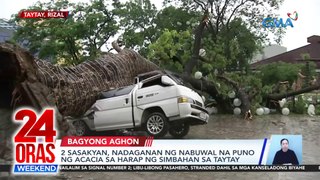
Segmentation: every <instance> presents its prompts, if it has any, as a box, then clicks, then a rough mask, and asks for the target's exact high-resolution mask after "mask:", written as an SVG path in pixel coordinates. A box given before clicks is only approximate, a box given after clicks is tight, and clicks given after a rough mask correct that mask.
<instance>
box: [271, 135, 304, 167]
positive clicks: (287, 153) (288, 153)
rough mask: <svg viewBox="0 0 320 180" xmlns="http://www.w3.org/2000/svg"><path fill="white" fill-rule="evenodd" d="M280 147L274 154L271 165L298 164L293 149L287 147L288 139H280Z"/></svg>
mask: <svg viewBox="0 0 320 180" xmlns="http://www.w3.org/2000/svg"><path fill="white" fill-rule="evenodd" d="M280 144H281V149H280V150H279V151H278V152H277V153H276V155H275V156H274V159H273V162H272V165H299V162H298V159H297V156H296V154H295V153H294V151H292V150H290V149H289V141H288V139H285V138H284V139H281V141H280Z"/></svg>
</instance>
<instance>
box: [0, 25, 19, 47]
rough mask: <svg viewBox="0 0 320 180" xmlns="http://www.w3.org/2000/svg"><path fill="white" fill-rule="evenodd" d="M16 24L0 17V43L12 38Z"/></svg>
mask: <svg viewBox="0 0 320 180" xmlns="http://www.w3.org/2000/svg"><path fill="white" fill-rule="evenodd" d="M16 29H17V26H16V25H15V24H14V23H10V22H8V21H7V20H5V19H0V43H1V42H5V41H8V40H10V39H11V38H12V36H13V33H14V31H15V30H16Z"/></svg>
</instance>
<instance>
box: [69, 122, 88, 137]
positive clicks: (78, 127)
mask: <svg viewBox="0 0 320 180" xmlns="http://www.w3.org/2000/svg"><path fill="white" fill-rule="evenodd" d="M73 125H74V128H75V135H76V136H85V135H88V134H89V133H90V132H91V131H90V129H89V128H88V126H87V124H86V123H85V122H84V121H81V120H78V121H75V122H74V123H73Z"/></svg>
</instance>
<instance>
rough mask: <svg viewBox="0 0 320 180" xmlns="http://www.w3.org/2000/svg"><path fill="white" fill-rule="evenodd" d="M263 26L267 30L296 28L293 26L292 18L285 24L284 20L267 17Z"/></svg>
mask: <svg viewBox="0 0 320 180" xmlns="http://www.w3.org/2000/svg"><path fill="white" fill-rule="evenodd" d="M262 26H263V27H266V28H275V27H276V28H281V27H284V28H286V27H288V26H290V27H292V28H293V27H294V26H293V24H292V21H291V19H290V18H287V20H286V21H285V22H284V21H283V19H282V18H272V17H267V18H264V19H263V21H262Z"/></svg>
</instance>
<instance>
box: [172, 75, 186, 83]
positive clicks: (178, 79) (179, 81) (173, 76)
mask: <svg viewBox="0 0 320 180" xmlns="http://www.w3.org/2000/svg"><path fill="white" fill-rule="evenodd" d="M168 76H169V77H170V78H171V79H172V80H173V81H174V82H176V83H177V84H179V85H184V84H185V83H184V82H183V79H181V78H180V77H178V76H176V75H174V74H168Z"/></svg>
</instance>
